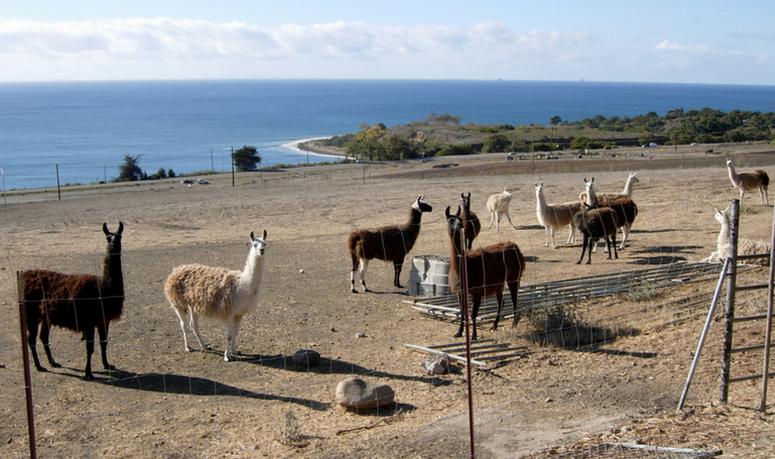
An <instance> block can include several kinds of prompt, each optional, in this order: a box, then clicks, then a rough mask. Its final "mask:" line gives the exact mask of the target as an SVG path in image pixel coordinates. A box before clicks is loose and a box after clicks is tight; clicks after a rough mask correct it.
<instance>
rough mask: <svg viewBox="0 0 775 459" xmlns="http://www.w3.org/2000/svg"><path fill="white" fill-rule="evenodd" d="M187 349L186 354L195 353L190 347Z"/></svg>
mask: <svg viewBox="0 0 775 459" xmlns="http://www.w3.org/2000/svg"><path fill="white" fill-rule="evenodd" d="M185 349H186V352H194V350H193V349H191V348H190V347H186V348H185Z"/></svg>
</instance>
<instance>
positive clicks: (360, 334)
mask: <svg viewBox="0 0 775 459" xmlns="http://www.w3.org/2000/svg"><path fill="white" fill-rule="evenodd" d="M355 337H356V338H365V337H366V333H363V332H357V333H355Z"/></svg>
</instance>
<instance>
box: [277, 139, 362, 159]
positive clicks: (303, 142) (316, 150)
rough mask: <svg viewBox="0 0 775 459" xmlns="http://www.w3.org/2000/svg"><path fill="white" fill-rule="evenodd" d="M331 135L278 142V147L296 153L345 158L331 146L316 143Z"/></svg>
mask: <svg viewBox="0 0 775 459" xmlns="http://www.w3.org/2000/svg"><path fill="white" fill-rule="evenodd" d="M332 137H333V136H331V135H329V136H322V137H308V138H305V139H297V140H293V141H291V142H287V143H283V144H280V147H282V148H285V149H287V150H291V151H295V152H298V153H307V154H310V155H315V156H323V157H328V158H345V159H346V158H347V156H346V155H344V154H341V153H339V152H338V151H336V150H334V149H332V148H328V147H324V146H322V145H318V144H317V143H316V142H317V141H318V140H328V139H330V138H332Z"/></svg>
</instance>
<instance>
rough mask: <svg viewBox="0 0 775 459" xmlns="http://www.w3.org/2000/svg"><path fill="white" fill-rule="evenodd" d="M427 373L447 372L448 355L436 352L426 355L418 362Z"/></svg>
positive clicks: (438, 373)
mask: <svg viewBox="0 0 775 459" xmlns="http://www.w3.org/2000/svg"><path fill="white" fill-rule="evenodd" d="M420 366H421V367H423V369H424V370H425V371H426V372H428V374H429V375H445V374H447V373H449V356H448V355H446V354H438V355H435V356H431V357H428V358H427V359H425V360H423V361H422V363H421V364H420Z"/></svg>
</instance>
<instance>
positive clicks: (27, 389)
mask: <svg viewBox="0 0 775 459" xmlns="http://www.w3.org/2000/svg"><path fill="white" fill-rule="evenodd" d="M16 292H17V295H18V298H19V328H20V332H21V339H22V343H21V344H22V366H23V369H24V395H25V398H26V400H27V433H28V435H29V441H30V458H31V459H35V458H37V457H38V453H37V448H36V444H35V414H34V410H33V406H32V382H31V378H30V355H29V352H28V350H27V314H26V311H25V308H24V285H23V282H22V273H21V272H19V271H17V272H16Z"/></svg>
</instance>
